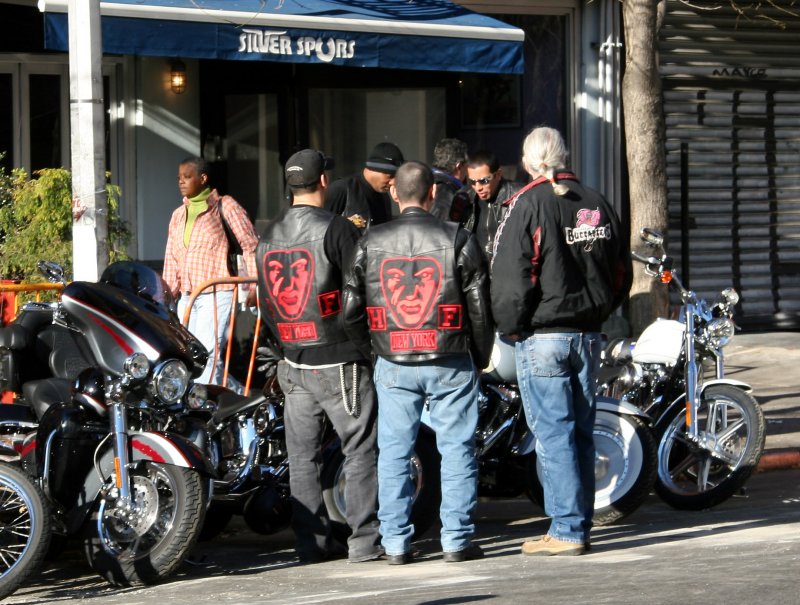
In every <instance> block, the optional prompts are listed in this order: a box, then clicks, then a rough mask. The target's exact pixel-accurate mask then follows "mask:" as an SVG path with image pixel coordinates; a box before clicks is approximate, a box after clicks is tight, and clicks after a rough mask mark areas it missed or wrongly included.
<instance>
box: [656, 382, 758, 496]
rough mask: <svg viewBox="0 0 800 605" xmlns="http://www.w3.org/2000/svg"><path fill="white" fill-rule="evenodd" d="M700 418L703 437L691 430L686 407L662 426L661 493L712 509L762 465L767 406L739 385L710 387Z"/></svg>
mask: <svg viewBox="0 0 800 605" xmlns="http://www.w3.org/2000/svg"><path fill="white" fill-rule="evenodd" d="M697 418H698V428H699V431H700V440H699V442H695V441H693V440H692V439H690V438H689V436H687V434H686V423H685V409H684V408H683V406H679V407H678V408H677V409H675V410H673V411H672V412H671V413H670V415H669V416H668V417H667V418H665V419H664V420H661V421H659V423H658V427H657V428H658V429H659V430H660V431H661V432H660V434H661V440H660V442H659V446H658V480H657V481H656V492H657V493H658V495H659V496H660V497H661V498H662V499H663V500H664V502H666V503H667V504H669V505H670V506H672V507H674V508H678V509H683V510H702V509H706V508H711V507H713V506H716V505H717V504H719V503H721V502H724V501H725V500H727V499H728V498H730V497H731V496H733V495H734V494H735V493H736V492H737V491H738V490H739V489H740V488H741V487H742V485H744V483H745V481H747V479H748V477H749V476H750V474H751V473H752V472H753V470H754V469H755V468H756V466H757V465H758V461H759V460H760V459H761V454H762V453H763V451H764V441H765V439H766V420H765V419H764V413H763V411H762V410H761V406H759V405H758V402H757V401H756V400H755V399H754V398H753V396H752V395H750V394H749V393H747V392H746V391H743V390H742V389H739V388H737V387H734V386H730V385H714V386H710V387H708V388H707V389H706V390H705V391H704V392H703V399H702V401H701V402H700V408H699V410H698V413H697Z"/></svg>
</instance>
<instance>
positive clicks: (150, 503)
mask: <svg viewBox="0 0 800 605" xmlns="http://www.w3.org/2000/svg"><path fill="white" fill-rule="evenodd" d="M131 477H132V483H133V488H132V489H133V492H134V498H135V501H138V503H139V505H140V506H141V507H142V509H141V510H140V512H139V513H138V514H135V515H134V516H133V517H132V521H133V523H131V522H130V521H129V520H128V519H126V516H125V515H124V514H119V513H120V512H124V511H117V509H116V508H115V506H114V505H115V500H114V499H108V500H106V499H104V498H103V497H102V496H99V497H98V498H97V500H96V501H95V504H94V508H93V509H92V514H91V517H90V520H89V523H88V524H87V527H86V528H85V534H84V553H85V555H86V559H87V561H88V562H89V565H91V567H92V569H94V570H95V571H96V572H97V573H98V574H100V576H102V577H103V578H105V579H106V580H107V581H108V582H109V583H110V584H112V585H114V586H134V585H148V584H154V583H156V582H158V581H160V580H163V579H164V578H166V577H167V576H169V575H170V574H171V573H173V572H174V571H175V570H176V569H177V568H178V566H179V565H180V564H181V563H182V562H183V560H184V558H185V557H186V555H187V554H188V553H189V549H191V547H192V546H193V545H194V544H195V542H196V541H197V539H198V538H199V536H200V531H201V530H202V528H203V520H204V516H205V511H206V501H207V495H206V494H207V489H206V486H205V481H204V480H203V478H202V477H201V476H200V474H199V473H197V472H196V471H193V470H191V469H187V468H181V467H177V466H172V465H169V464H157V463H152V462H147V463H143V464H140V465H138V466H137V467H135V468H132V469H131ZM134 524H135V525H134Z"/></svg>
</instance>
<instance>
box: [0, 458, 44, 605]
mask: <svg viewBox="0 0 800 605" xmlns="http://www.w3.org/2000/svg"><path fill="white" fill-rule="evenodd" d="M51 534H52V520H51V516H50V510H49V507H48V506H47V501H46V500H45V498H44V496H43V495H42V492H41V490H40V489H39V486H38V485H36V484H35V483H34V482H33V481H31V480H30V478H28V476H27V475H26V474H25V473H23V472H22V471H20V470H19V469H16V468H14V467H12V466H9V465H7V464H3V463H0V599H4V598H5V597H7V596H8V595H10V594H11V593H13V592H14V591H15V590H16V589H17V588H19V587H20V585H21V584H22V583H23V582H25V580H27V579H28V578H30V577H31V576H33V575H35V574H36V572H37V571H38V569H39V567H40V566H41V564H42V561H44V558H45V556H46V555H47V550H48V548H49V546H50V538H51Z"/></svg>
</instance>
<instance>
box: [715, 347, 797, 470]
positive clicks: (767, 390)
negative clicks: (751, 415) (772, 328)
mask: <svg viewBox="0 0 800 605" xmlns="http://www.w3.org/2000/svg"><path fill="white" fill-rule="evenodd" d="M799 366H800V338H798V334H797V333H796V332H761V333H752V334H741V333H739V334H737V335H736V336H734V337H733V340H732V341H731V343H730V344H729V345H728V346H727V347H726V348H725V376H726V378H730V379H732V380H741V381H742V382H746V383H748V384H749V385H750V386H752V387H753V395H754V396H755V398H756V399H757V400H758V402H759V403H760V404H761V406H762V409H763V410H764V416H765V417H766V419H767V441H766V445H765V448H764V454H763V456H762V457H761V462H760V463H759V465H758V469H757V470H758V471H768V470H777V469H786V468H800V378H799V377H798V371H797V370H798V367H799Z"/></svg>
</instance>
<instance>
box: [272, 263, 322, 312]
mask: <svg viewBox="0 0 800 605" xmlns="http://www.w3.org/2000/svg"><path fill="white" fill-rule="evenodd" d="M264 275H265V276H266V282H267V284H266V285H267V296H269V299H270V301H272V304H273V306H274V307H275V308H276V309H277V310H278V313H279V314H280V315H281V317H283V318H284V319H286V320H289V321H292V320H295V319H298V318H299V317H300V316H302V315H303V311H305V309H306V305H307V304H308V295H309V293H310V292H311V284H312V283H314V258H313V257H312V256H311V253H310V252H309V251H308V250H304V249H301V248H298V249H294V250H270V251H269V252H267V253H266V254H265V255H264Z"/></svg>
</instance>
